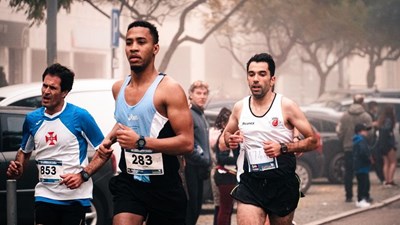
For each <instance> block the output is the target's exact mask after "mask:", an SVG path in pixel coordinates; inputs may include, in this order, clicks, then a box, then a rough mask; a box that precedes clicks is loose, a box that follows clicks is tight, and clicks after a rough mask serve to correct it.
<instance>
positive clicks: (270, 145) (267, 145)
mask: <svg viewBox="0 0 400 225" xmlns="http://www.w3.org/2000/svg"><path fill="white" fill-rule="evenodd" d="M263 144H264V152H265V154H267V156H268V157H270V158H275V157H278V156H279V155H281V145H280V144H279V143H277V142H273V141H264V143H263Z"/></svg>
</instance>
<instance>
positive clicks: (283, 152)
mask: <svg viewBox="0 0 400 225" xmlns="http://www.w3.org/2000/svg"><path fill="white" fill-rule="evenodd" d="M280 144H281V153H282V154H286V153H288V152H289V150H288V147H287V146H286V145H285V144H284V143H280Z"/></svg>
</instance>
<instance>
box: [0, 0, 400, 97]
mask: <svg viewBox="0 0 400 225" xmlns="http://www.w3.org/2000/svg"><path fill="white" fill-rule="evenodd" d="M137 19H145V20H149V21H150V22H152V23H154V24H155V25H156V26H157V28H158V30H159V34H160V46H161V51H160V53H159V54H158V56H157V58H156V65H157V67H158V69H159V70H160V71H164V72H166V73H167V74H168V75H169V76H171V77H174V78H175V79H176V80H178V81H179V82H180V83H181V84H182V86H183V87H184V88H185V90H187V88H188V87H189V85H190V83H191V82H193V81H194V80H198V79H201V80H205V81H207V82H208V83H209V84H210V88H211V90H212V92H211V96H210V101H213V100H218V99H238V98H241V97H242V96H244V95H246V94H248V88H247V84H246V80H245V75H246V69H245V64H246V62H247V60H248V59H249V58H250V57H251V56H252V55H254V54H255V53H260V52H268V53H270V54H272V56H273V57H274V58H275V61H276V64H277V70H276V76H277V78H278V82H277V86H276V90H277V92H281V93H283V94H284V95H286V96H288V97H289V98H292V99H293V100H295V101H296V102H298V104H300V105H305V104H308V103H311V102H314V101H315V100H316V99H317V98H318V97H319V96H321V95H322V94H324V93H326V92H327V91H332V90H337V89H346V90H349V89H370V90H374V91H376V90H383V89H400V77H399V72H400V61H399V57H400V38H399V37H400V26H399V25H398V21H400V1H399V0H381V1H372V0H354V1H346V0H332V1H314V0H303V1H295V0H247V1H246V0H134V1H129V0H119V1H117V0H58V1H57V0H47V1H46V0H38V1H29V0H0V66H1V67H3V72H4V74H5V78H6V79H7V82H8V84H18V83H30V82H34V81H40V80H41V75H42V72H43V70H44V68H45V67H46V66H47V64H50V63H52V62H60V63H61V64H65V65H67V66H69V67H71V68H72V69H73V70H74V71H75V72H76V76H77V78H117V79H118V78H122V77H124V76H126V75H127V74H129V72H130V71H129V67H128V63H127V61H126V58H125V53H124V35H125V32H126V28H127V26H128V24H129V23H131V22H132V21H134V20H137Z"/></svg>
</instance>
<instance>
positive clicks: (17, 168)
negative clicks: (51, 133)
mask: <svg viewBox="0 0 400 225" xmlns="http://www.w3.org/2000/svg"><path fill="white" fill-rule="evenodd" d="M31 155H32V152H30V153H24V152H23V151H22V149H19V150H18V151H17V155H16V156H15V160H14V161H10V164H9V165H8V168H7V172H6V173H7V177H8V178H9V179H18V178H20V177H21V176H22V174H23V173H24V168H26V167H27V166H28V162H29V159H30V157H31Z"/></svg>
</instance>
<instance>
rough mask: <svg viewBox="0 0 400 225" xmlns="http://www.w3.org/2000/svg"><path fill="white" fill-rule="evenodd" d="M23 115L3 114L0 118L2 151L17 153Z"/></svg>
mask: <svg viewBox="0 0 400 225" xmlns="http://www.w3.org/2000/svg"><path fill="white" fill-rule="evenodd" d="M24 120H25V115H14V114H3V115H2V116H1V142H2V143H1V144H2V148H1V149H2V151H4V152H10V151H17V150H18V149H19V148H20V144H21V140H22V125H23V123H24Z"/></svg>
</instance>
